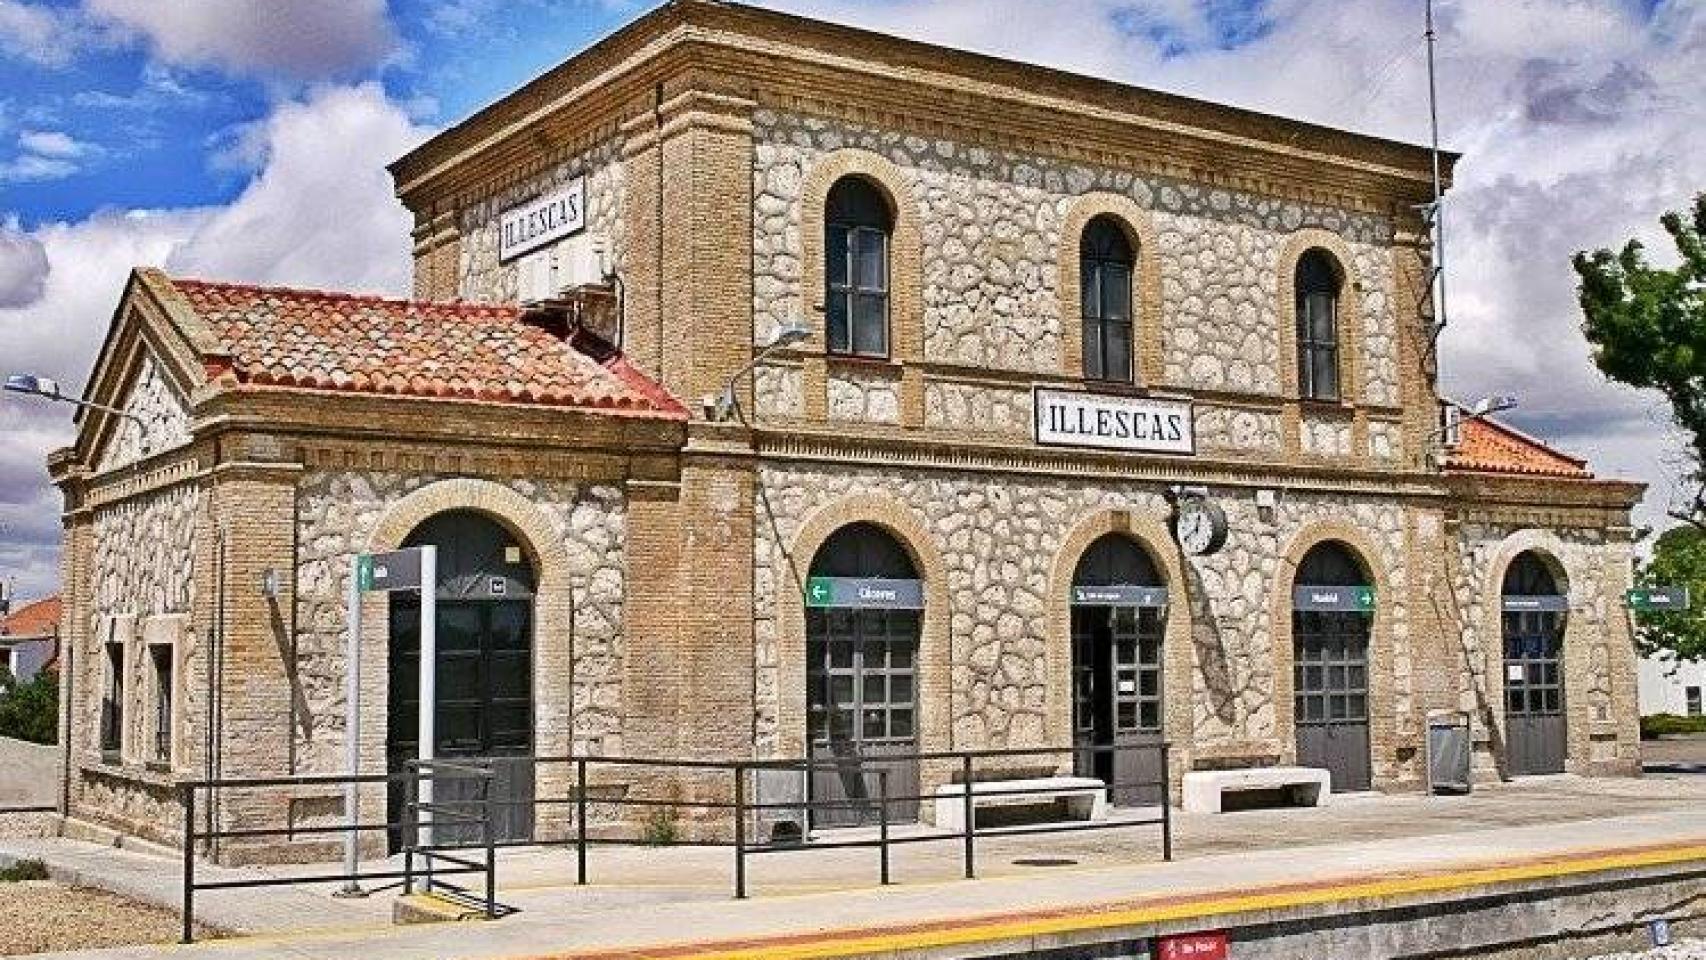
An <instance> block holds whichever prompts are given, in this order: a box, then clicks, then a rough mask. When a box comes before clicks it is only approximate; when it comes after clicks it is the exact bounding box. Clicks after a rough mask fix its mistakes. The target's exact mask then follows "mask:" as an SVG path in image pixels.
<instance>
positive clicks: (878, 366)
mask: <svg viewBox="0 0 1706 960" xmlns="http://www.w3.org/2000/svg"><path fill="white" fill-rule="evenodd" d="M823 359H824V362H825V363H827V364H829V365H830V366H832V367H856V368H860V369H864V370H889V371H892V372H894V373H896V374H898V373H900V371H901V370H902V369H904V368H905V364H902V363H901V362H900V361H899V360H896V359H895V358H893V357H865V356H860V355H859V354H856V353H825V354H824V355H823Z"/></svg>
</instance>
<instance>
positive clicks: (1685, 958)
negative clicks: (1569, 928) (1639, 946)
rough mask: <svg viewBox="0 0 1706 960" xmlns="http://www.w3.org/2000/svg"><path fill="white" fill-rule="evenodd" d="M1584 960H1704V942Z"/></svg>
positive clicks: (1683, 943) (1705, 949) (1689, 941)
mask: <svg viewBox="0 0 1706 960" xmlns="http://www.w3.org/2000/svg"><path fill="white" fill-rule="evenodd" d="M1584 960H1706V940H1678V941H1676V942H1675V943H1672V944H1671V945H1670V946H1668V947H1654V948H1653V949H1651V950H1643V951H1641V952H1639V953H1607V954H1602V955H1600V956H1597V957H1587V958H1584Z"/></svg>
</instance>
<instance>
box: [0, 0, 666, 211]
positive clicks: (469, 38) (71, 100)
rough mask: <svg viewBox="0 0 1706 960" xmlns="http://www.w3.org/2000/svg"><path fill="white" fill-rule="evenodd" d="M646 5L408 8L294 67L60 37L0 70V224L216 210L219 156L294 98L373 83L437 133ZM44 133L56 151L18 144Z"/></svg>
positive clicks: (113, 37)
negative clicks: (107, 211)
mask: <svg viewBox="0 0 1706 960" xmlns="http://www.w3.org/2000/svg"><path fill="white" fill-rule="evenodd" d="M651 5H652V4H640V3H634V4H624V3H605V2H599V0H581V2H577V0H567V2H546V0H515V2H504V3H499V2H495V0H494V2H481V0H473V2H469V0H464V2H460V3H446V2H426V0H407V2H399V3H394V4H391V5H390V7H389V8H388V11H387V12H388V13H389V17H388V20H389V30H388V31H387V30H385V29H383V28H375V29H374V31H373V36H372V37H371V39H370V40H368V41H364V42H351V43H350V44H348V46H347V48H346V49H344V50H339V51H334V53H333V54H332V55H331V56H330V57H329V58H328V59H327V60H325V61H322V62H319V63H314V64H312V65H311V66H309V67H301V68H298V67H296V66H293V65H292V64H290V63H288V62H282V61H277V60H274V61H265V60H259V61H258V62H256V63H254V64H253V65H243V66H237V65H235V64H233V63H232V62H231V60H230V59H227V58H220V57H217V56H214V55H211V54H203V55H196V54H193V53H185V54H172V55H167V56H162V50H161V47H160V45H159V44H158V43H156V42H154V41H153V40H151V39H150V38H149V37H148V36H146V35H145V34H143V35H138V31H137V28H136V27H135V26H134V25H133V24H127V23H125V22H124V21H122V20H114V19H106V20H97V21H95V22H93V23H88V24H83V25H79V26H74V27H67V28H66V31H67V33H66V34H62V35H61V36H62V37H64V38H65V39H57V38H56V39H55V40H53V41H51V46H52V47H53V48H54V49H52V50H45V49H44V50H42V51H40V52H38V54H37V55H36V56H33V57H32V56H19V55H16V53H15V52H14V55H12V56H7V57H0V91H11V92H12V93H5V92H0V104H3V105H4V107H3V109H4V112H3V113H0V210H4V211H5V213H6V214H9V215H11V216H14V217H16V218H17V219H18V221H19V224H20V225H21V226H23V227H25V228H26V229H27V228H33V227H35V226H38V225H39V224H40V223H42V222H43V221H51V220H80V219H83V218H85V217H87V216H89V215H90V214H92V213H94V212H95V211H97V210H100V209H103V208H114V207H118V208H136V207H153V208H171V207H188V206H201V205H207V204H219V203H226V202H229V201H230V200H231V199H232V198H233V197H235V196H236V195H237V194H238V193H239V192H240V191H241V190H242V188H243V187H244V185H245V184H246V182H247V176H246V174H247V172H248V171H247V170H246V169H245V168H244V166H243V165H242V164H241V163H239V162H234V161H237V160H239V159H240V158H238V157H234V156H231V155H230V154H231V153H232V151H233V149H234V148H236V147H238V146H239V144H240V142H241V139H242V135H243V132H244V129H245V126H246V125H247V124H250V123H253V122H255V121H257V120H260V119H262V118H264V117H265V116H266V115H267V114H268V113H269V111H270V109H271V107H272V105H273V104H274V103H276V102H277V101H278V100H279V99H281V98H283V97H289V96H292V95H298V94H300V93H301V91H302V90H303V89H304V88H305V87H306V86H309V85H312V84H315V83H339V82H343V83H348V82H353V81H360V80H377V81H378V82H379V83H380V84H381V85H382V86H383V89H384V91H385V93H386V95H387V96H388V97H389V98H390V99H392V100H393V101H394V102H396V103H399V104H402V105H404V106H405V108H406V109H407V110H408V111H409V112H410V114H411V115H412V116H413V117H415V118H416V119H418V120H420V121H422V122H424V123H429V124H433V125H439V124H444V123H447V122H451V121H454V120H455V119H458V118H460V117H463V116H466V115H468V114H469V113H472V112H473V111H475V110H477V109H478V108H479V107H480V106H482V105H484V104H486V103H489V102H491V101H492V100H495V99H497V98H498V97H500V96H502V95H503V94H504V93H505V92H507V91H509V90H511V89H514V88H515V87H517V86H519V85H520V84H522V83H524V82H526V80H527V79H529V78H531V77H533V76H536V75H537V74H539V73H541V72H543V71H545V70H547V69H549V68H550V67H551V66H553V65H555V64H556V63H558V62H560V61H561V60H563V59H564V58H565V57H566V56H567V55H569V54H570V53H572V52H573V51H575V50H578V49H581V48H582V47H584V46H586V45H587V44H588V43H590V42H592V41H593V40H595V39H597V38H598V37H599V36H602V35H604V34H606V33H608V32H610V31H612V30H614V29H616V28H617V27H619V26H620V25H621V24H622V23H623V22H625V21H626V20H627V19H629V18H631V17H633V16H635V15H637V14H638V13H639V12H640V11H641V10H643V9H645V8H647V7H649V6H651ZM6 6H7V3H4V2H0V21H3V19H4V9H5V7H6ZM13 6H14V7H17V6H21V4H13ZM32 6H34V7H37V8H39V9H41V10H45V11H51V12H52V13H54V14H57V15H58V16H60V17H63V18H66V19H70V18H74V17H80V16H81V15H82V10H83V7H82V5H81V4H80V3H77V2H74V0H57V2H51V3H38V4H33V5H32ZM370 22H371V23H374V24H378V23H380V21H378V20H374V21H370ZM67 41H69V42H67ZM67 48H69V49H67ZM62 58H63V59H62ZM44 132H52V133H56V134H61V135H63V136H64V137H65V138H67V139H66V140H59V141H42V140H41V138H40V137H39V136H37V137H35V138H33V139H32V138H28V135H29V134H38V135H39V134H42V133H44ZM40 148H45V149H40ZM32 158H36V159H32Z"/></svg>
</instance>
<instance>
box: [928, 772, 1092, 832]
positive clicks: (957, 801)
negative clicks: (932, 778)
mask: <svg viewBox="0 0 1706 960" xmlns="http://www.w3.org/2000/svg"><path fill="white" fill-rule="evenodd" d="M1008 790H1012V791H1024V792H1023V793H1018V792H1015V793H1010V794H1007V793H1003V792H1002V791H1008ZM971 802H972V806H973V807H974V808H975V807H992V806H1024V805H1036V804H1045V803H1051V802H1052V803H1064V805H1065V806H1066V812H1067V818H1068V819H1071V820H1106V819H1107V818H1108V785H1107V784H1105V783H1103V782H1102V781H1100V780H1097V779H1096V778H1095V777H1037V778H1035V779H1030V780H980V781H978V782H976V783H973V784H972V785H971ZM965 804H966V788H965V784H962V783H944V784H942V785H941V786H939V787H937V788H936V814H935V820H936V826H938V827H940V828H942V829H944V830H953V831H957V832H961V833H963V832H965V828H966V816H965V814H966V806H965ZM974 815H975V810H974Z"/></svg>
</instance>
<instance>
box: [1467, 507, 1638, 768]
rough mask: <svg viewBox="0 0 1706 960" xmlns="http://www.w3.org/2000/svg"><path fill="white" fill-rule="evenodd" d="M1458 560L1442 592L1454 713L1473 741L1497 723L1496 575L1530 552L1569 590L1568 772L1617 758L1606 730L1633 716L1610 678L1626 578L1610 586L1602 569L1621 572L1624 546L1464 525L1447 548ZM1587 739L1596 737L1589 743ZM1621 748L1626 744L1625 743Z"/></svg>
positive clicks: (1487, 762)
mask: <svg viewBox="0 0 1706 960" xmlns="http://www.w3.org/2000/svg"><path fill="white" fill-rule="evenodd" d="M1451 546H1454V547H1455V549H1456V550H1457V556H1456V558H1455V561H1454V565H1453V570H1452V574H1453V576H1452V584H1451V589H1452V591H1453V593H1454V594H1455V597H1454V599H1455V600H1456V604H1455V605H1454V606H1455V609H1456V611H1457V614H1456V616H1457V620H1456V622H1455V623H1451V624H1448V625H1447V628H1448V630H1449V629H1452V628H1455V631H1456V635H1455V637H1451V636H1448V637H1447V640H1448V642H1449V641H1451V640H1453V639H1455V641H1456V643H1457V645H1458V646H1459V647H1460V650H1461V660H1460V662H1461V664H1462V668H1463V669H1462V670H1461V672H1460V673H1459V675H1458V677H1457V690H1458V696H1459V703H1458V709H1460V710H1462V711H1464V712H1466V713H1468V714H1469V715H1470V717H1471V722H1472V724H1473V730H1474V732H1475V734H1476V736H1477V739H1478V740H1480V741H1485V739H1486V738H1487V737H1488V736H1489V730H1488V727H1489V725H1492V724H1502V722H1503V716H1504V677H1503V675H1502V674H1501V672H1500V671H1501V670H1502V667H1503V660H1502V657H1503V652H1502V651H1503V649H1504V641H1503V637H1502V636H1501V634H1500V620H1499V610H1500V599H1501V592H1500V591H1501V588H1502V576H1503V569H1504V567H1505V565H1506V564H1508V563H1509V561H1510V560H1511V559H1513V558H1514V557H1515V556H1516V555H1517V554H1519V553H1521V552H1522V551H1523V550H1525V549H1533V550H1535V551H1536V552H1538V553H1539V554H1540V555H1541V556H1542V558H1543V559H1544V560H1546V561H1548V562H1549V563H1552V564H1556V565H1557V566H1558V567H1559V568H1560V569H1561V572H1562V574H1563V581H1562V582H1561V583H1560V584H1559V586H1560V588H1562V589H1565V590H1567V591H1568V595H1569V598H1570V611H1569V614H1568V621H1567V628H1566V629H1567V632H1566V634H1565V644H1564V645H1565V652H1564V661H1565V662H1564V685H1565V690H1564V702H1565V710H1566V713H1567V715H1568V716H1569V721H1568V722H1569V726H1570V733H1569V741H1570V755H1569V762H1570V764H1571V768H1572V769H1575V768H1576V767H1577V766H1578V765H1584V764H1588V763H1608V762H1612V761H1616V760H1618V759H1619V757H1618V754H1617V751H1618V749H1619V747H1620V745H1619V744H1618V743H1617V742H1616V739H1617V736H1616V732H1615V725H1616V724H1618V723H1619V722H1621V721H1622V720H1623V719H1624V715H1625V714H1627V713H1628V711H1629V710H1631V709H1633V708H1631V707H1628V706H1627V705H1619V704H1618V703H1616V702H1615V698H1616V697H1617V696H1619V695H1621V694H1627V695H1628V696H1633V691H1632V690H1629V691H1619V690H1618V689H1617V687H1618V685H1619V683H1618V680H1617V678H1616V676H1615V673H1616V671H1617V670H1618V666H1619V663H1620V661H1622V660H1626V659H1629V658H1632V656H1633V655H1632V654H1631V653H1630V652H1629V649H1630V644H1629V637H1628V632H1627V629H1626V624H1627V621H1626V619H1625V618H1626V617H1627V614H1626V612H1625V611H1624V609H1623V607H1622V596H1623V591H1624V590H1625V589H1626V588H1627V587H1628V585H1629V584H1628V577H1627V576H1625V577H1623V578H1621V579H1620V580H1616V581H1615V582H1614V578H1613V577H1612V576H1610V575H1609V574H1608V570H1623V571H1628V570H1630V569H1631V567H1630V548H1629V545H1628V544H1627V543H1623V542H1614V541H1610V540H1608V539H1607V538H1606V536H1605V534H1604V532H1603V531H1601V530H1597V529H1593V528H1591V527H1585V528H1575V527H1561V528H1550V529H1548V530H1546V531H1545V532H1544V533H1541V532H1537V531H1536V530H1534V528H1532V527H1529V526H1526V525H1523V524H1519V523H1512V522H1500V521H1497V520H1493V519H1480V520H1466V521H1464V522H1463V524H1462V525H1461V527H1460V528H1459V531H1458V539H1457V543H1456V544H1454V545H1451ZM1589 731H1594V732H1595V735H1588V732H1589ZM1621 746H1623V747H1632V746H1633V745H1630V744H1624V745H1621ZM1477 762H1478V763H1479V764H1481V766H1482V769H1483V772H1484V773H1490V772H1491V770H1490V768H1491V764H1492V757H1491V756H1489V755H1487V754H1486V753H1485V752H1483V753H1482V754H1481V755H1480V756H1478V757H1477Z"/></svg>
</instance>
